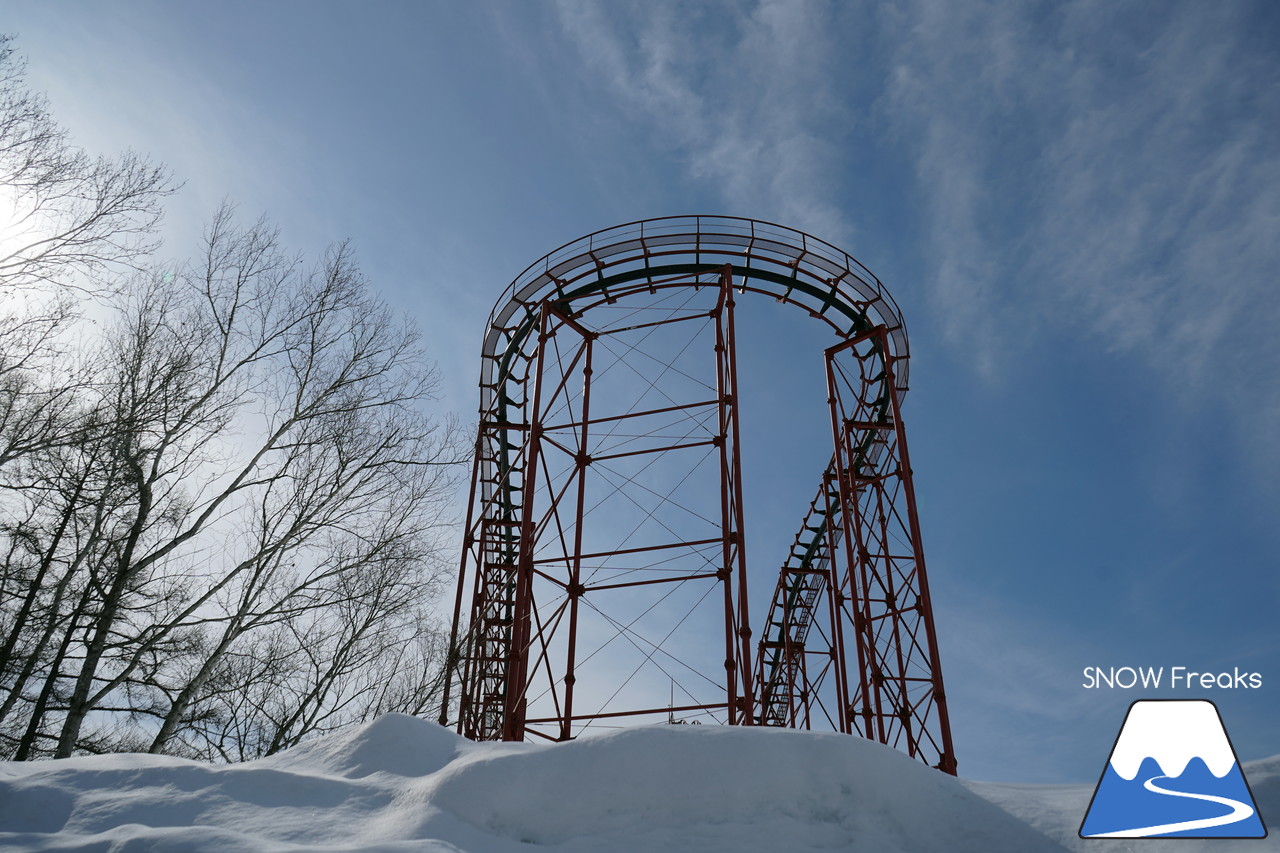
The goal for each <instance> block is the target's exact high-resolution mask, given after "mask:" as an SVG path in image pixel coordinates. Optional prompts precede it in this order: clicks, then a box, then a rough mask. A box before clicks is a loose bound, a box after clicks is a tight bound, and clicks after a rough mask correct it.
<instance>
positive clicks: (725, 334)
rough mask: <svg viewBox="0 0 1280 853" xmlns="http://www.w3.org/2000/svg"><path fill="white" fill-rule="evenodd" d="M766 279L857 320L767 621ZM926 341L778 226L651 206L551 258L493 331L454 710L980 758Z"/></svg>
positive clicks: (568, 726)
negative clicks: (931, 427)
mask: <svg viewBox="0 0 1280 853" xmlns="http://www.w3.org/2000/svg"><path fill="white" fill-rule="evenodd" d="M748 293H751V294H761V295H767V296H771V297H772V298H773V299H775V300H776V301H777V302H778V303H782V304H789V305H795V306H798V307H800V308H803V309H805V310H807V311H808V312H809V314H810V315H811V316H812V317H814V318H815V319H817V320H820V321H822V322H823V323H824V324H825V325H826V326H827V327H828V328H829V329H830V330H831V331H832V332H833V333H834V335H833V343H832V345H831V346H829V347H828V348H827V349H826V350H825V353H824V357H825V363H826V372H827V390H828V403H829V408H830V416H831V426H832V437H833V445H834V452H833V455H832V457H831V462H830V463H829V465H828V466H827V468H826V470H825V471H824V472H823V473H822V477H821V482H820V484H819V487H818V495H817V497H816V498H815V500H814V501H813V503H812V504H811V506H810V508H809V512H808V514H807V516H806V517H805V518H804V521H803V523H802V525H801V529H800V532H799V533H798V534H797V536H796V538H795V541H794V543H793V546H792V548H791V552H790V556H789V557H788V559H787V560H786V561H785V563H784V565H783V566H782V567H781V570H780V571H779V572H777V574H776V575H774V576H773V577H772V578H771V581H770V582H771V583H773V584H774V589H773V597H772V598H771V599H770V604H769V609H768V612H767V616H766V618H765V621H764V623H763V626H762V627H763V630H762V631H761V632H760V636H759V638H758V639H757V640H755V641H753V634H752V630H751V623H750V618H749V616H750V609H749V606H748V597H747V587H748V577H749V572H748V561H747V552H746V547H745V536H744V532H745V531H744V523H743V493H744V486H743V478H742V465H741V458H740V457H741V454H740V438H739V424H738V416H739V405H738V399H739V398H738V372H737V361H738V358H737V350H738V340H737V336H736V328H735V320H734V313H735V305H736V302H735V300H736V299H737V298H738V297H740V296H742V295H743V294H748ZM908 357H909V351H908V345H907V336H906V330H905V327H904V326H903V323H902V319H901V316H900V314H899V312H898V308H897V306H896V304H895V303H894V302H893V299H892V297H891V296H890V295H889V294H888V292H887V291H886V290H885V289H884V288H883V286H882V285H881V284H880V282H879V281H878V280H877V279H876V278H875V276H874V275H872V274H871V273H870V272H869V271H868V270H866V269H865V268H864V267H862V266H861V265H860V264H858V262H857V261H855V260H854V259H853V258H851V257H849V256H848V255H847V254H845V253H844V252H842V251H840V250H839V249H837V248H835V247H834V246H831V245H829V244H827V243H825V242H823V241H820V240H817V239H815V238H813V237H811V236H809V235H806V234H803V233H801V232H799V231H795V230H792V229H789V228H785V227H783V226H779V225H774V224H771V223H765V222H760V221H756V220H750V219H740V218H735V217H719V216H691V217H667V218H662V219H652V220H646V221H643V222H635V223H629V224H627V225H622V226H618V227H616V228H611V229H607V230H604V231H600V232H596V233H594V234H590V235H587V236H586V237H583V238H581V239H579V240H576V241H574V242H572V243H569V244H567V245H565V246H563V247H561V248H560V249H557V250H556V251H554V252H552V253H551V254H549V255H547V256H546V257H544V258H542V259H540V260H539V261H538V262H536V263H535V264H533V265H531V266H530V267H529V268H528V269H526V270H525V271H524V273H522V274H521V275H520V276H519V277H518V278H517V279H516V280H515V281H514V282H513V283H512V285H511V286H510V287H509V288H508V290H507V292H506V293H505V294H504V295H503V297H502V298H501V299H500V300H499V302H498V304H497V306H496V307H495V309H494V311H493V313H492V314H491V316H490V319H489V324H488V329H487V330H486V335H485V342H484V348H483V352H482V363H483V367H482V372H481V383H480V386H481V406H480V428H479V435H478V438H477V443H476V453H475V462H474V471H473V478H472V491H471V498H470V502H469V506H468V510H467V527H466V534H465V539H464V547H463V556H462V565H461V571H460V576H459V584H458V592H457V599H456V604H455V613H454V625H453V637H452V644H451V647H452V648H453V649H454V652H453V654H452V655H451V658H450V662H449V666H448V678H447V681H446V687H445V691H446V696H445V702H444V706H443V707H444V708H445V711H444V712H442V718H441V723H444V724H448V722H449V721H448V719H447V716H448V714H449V712H450V710H451V709H453V708H454V707H455V706H454V704H453V701H454V699H455V698H456V702H457V704H456V710H457V718H456V722H455V724H456V727H457V729H458V731H459V732H460V733H462V734H463V735H465V736H467V737H469V738H472V739H476V740H499V739H501V740H524V739H527V738H530V737H537V738H544V739H547V740H568V739H571V738H574V737H577V736H579V735H581V734H583V733H584V732H587V731H589V730H591V729H593V728H603V727H609V726H616V725H619V724H623V723H636V722H645V721H658V720H661V719H666V720H669V721H670V720H675V719H676V718H677V717H679V718H680V719H681V720H682V721H683V720H689V721H693V722H699V721H702V720H706V721H714V722H719V723H725V724H729V725H763V726H784V727H792V728H804V729H810V728H813V729H833V730H835V731H839V732H845V733H849V734H859V735H861V736H864V737H867V738H870V739H873V740H877V741H880V742H882V743H886V744H890V745H892V746H895V747H897V748H899V749H902V750H904V751H905V752H907V753H908V754H910V755H911V756H913V757H916V758H918V759H920V760H922V761H925V762H927V763H929V764H930V765H932V766H935V767H937V768H939V769H941V770H944V771H946V772H949V773H954V772H955V767H956V763H955V755H954V752H953V750H952V743H951V734H950V726H949V722H948V717H947V705H946V696H945V693H944V691H943V684H942V671H941V667H940V664H939V659H938V650H937V638H936V636H935V632H934V626H933V616H932V609H931V605H930V601H929V591H928V582H927V577H926V573H925V563H924V555H923V550H922V547H921V539H920V527H919V520H918V518H917V514H916V504H915V494H914V489H913V484H912V477H911V467H910V461H909V457H908V455H907V444H906V437H905V434H904V432H903V427H902V419H901V412H900V408H901V403H902V398H903V395H904V394H905V391H906V388H907V378H908V370H907V367H908ZM771 574H772V573H771ZM677 689H678V691H679V696H678V697H677V695H676V694H677Z"/></svg>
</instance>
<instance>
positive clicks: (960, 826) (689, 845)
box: [0, 715, 1280, 853]
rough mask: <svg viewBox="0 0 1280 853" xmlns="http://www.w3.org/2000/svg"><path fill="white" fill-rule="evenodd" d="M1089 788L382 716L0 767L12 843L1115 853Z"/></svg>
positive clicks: (3, 816) (34, 846)
mask: <svg viewBox="0 0 1280 853" xmlns="http://www.w3.org/2000/svg"><path fill="white" fill-rule="evenodd" d="M1250 767H1253V769H1250ZM1246 770H1247V772H1248V773H1249V777H1250V780H1251V781H1253V782H1254V793H1255V795H1257V796H1258V797H1259V806H1260V808H1261V809H1262V811H1263V815H1264V817H1265V816H1267V814H1268V812H1269V811H1274V810H1276V809H1278V808H1280V803H1277V802H1276V800H1277V793H1278V790H1277V788H1278V787H1280V786H1278V780H1280V759H1273V760H1272V763H1271V764H1270V765H1266V766H1265V767H1257V766H1249V765H1247V766H1246ZM1255 774H1256V775H1258V776H1259V779H1255ZM1260 789H1261V791H1260ZM1089 793H1090V791H1089V790H1088V789H1087V786H1079V789H1076V788H1064V789H1052V788H1036V787H1026V786H993V785H985V786H984V785H979V784H977V783H961V782H958V781H957V780H955V779H952V778H950V777H947V776H944V775H943V774H941V773H938V772H936V771H933V770H930V769H929V768H927V767H924V766H923V765H921V764H919V763H918V762H915V761H912V760H910V759H908V758H907V757H905V756H903V755H901V754H900V753H897V752H895V751H893V750H890V749H888V748H886V747H883V746H881V745H879V744H875V743H870V742H868V741H864V740H861V739H858V738H851V737H845V736H841V735H834V734H818V733H805V732H791V731H780V730H753V729H740V728H735V729H730V728H721V727H717V726H653V727H643V728H633V729H624V730H620V731H616V732H613V733H610V734H605V735H601V736H598V737H591V738H584V739H581V740H578V741H574V742H571V743H565V744H547V745H535V744H473V743H470V742H468V741H465V740H463V739H461V738H459V737H457V736H456V735H454V734H453V733H452V732H450V731H447V730H445V729H442V728H441V727H439V726H437V725H435V724H433V723H428V722H424V721H422V720H417V719H414V718H412V717H406V716H402V715H389V716H386V717H383V718H381V719H379V720H377V721H375V722H374V723H371V724H369V725H367V726H363V727H360V728H354V729H351V730H349V731H344V732H341V733H339V734H336V735H333V736H330V737H325V738H320V739H317V740H315V741H312V742H310V743H307V744H304V745H302V746H299V747H297V748H295V749H292V750H289V751H287V752H284V753H281V754H280V755H276V756H272V757H271V758H268V759H263V760H261V761H256V762H249V763H247V764H241V765H232V766H214V765H207V764H201V763H197V762H190V761H182V760H179V759H173V758H164V757H155V756H145V755H117V756H103V757H97V758H77V759H70V760H65V761H56V762H41V763H34V764H17V763H7V764H0V849H4V850H10V849H12V850H32V851H46V850H47V851H54V850H56V851H85V853H88V851H95V853H98V852H99V851H101V853H107V851H111V853H117V851H118V852H119V853H126V851H127V852H128V853H132V851H301V850H312V851H357V850H358V851H371V853H392V851H405V852H406V853H407V851H422V852H423V853H441V852H442V851H449V853H457V852H458V851H473V853H479V851H492V852H493V853H507V852H508V851H512V853H514V851H528V850H530V849H531V848H533V847H542V848H544V849H552V850H565V851H588V850H601V851H604V850H608V851H619V853H629V852H630V851H650V850H673V851H711V853H714V851H730V850H733V851H752V850H758V851H771V853H774V852H775V851H807V850H819V849H821V850H831V849H845V850H860V851H873V853H890V852H891V851H907V852H908V853H918V851H934V850H946V851H966V850H972V851H984V853H985V852H986V851H990V853H1001V851H1019V853H1023V851H1062V850H1064V849H1086V848H1085V846H1084V845H1088V846H1087V849H1088V850H1090V851H1105V850H1107V849H1109V848H1108V847H1107V846H1106V842H1102V843H1099V842H1081V841H1080V840H1079V839H1078V838H1076V837H1075V830H1076V827H1077V826H1078V825H1079V820H1080V816H1082V815H1083V813H1084V807H1085V805H1087V803H1088V798H1089ZM1037 797H1039V798H1040V799H1037ZM1077 801H1078V802H1077ZM1269 807H1270V808H1269ZM1262 843H1263V844H1268V843H1270V841H1268V842H1262ZM1190 844H1191V845H1194V844H1197V842H1190ZM1120 849H1122V848H1120ZM1152 849H1154V848H1152ZM1178 849H1179V851H1180V853H1192V851H1198V850H1200V849H1201V848H1199V847H1194V846H1188V843H1187V842H1183V843H1182V844H1181V845H1180V846H1179V848H1178ZM1203 849H1215V848H1211V847H1205V848H1203Z"/></svg>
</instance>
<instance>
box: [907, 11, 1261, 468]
mask: <svg viewBox="0 0 1280 853" xmlns="http://www.w3.org/2000/svg"><path fill="white" fill-rule="evenodd" d="M1147 11H1148V12H1149V14H1148V13H1143V12H1142V10H1140V9H1138V8H1136V7H1134V6H1132V5H1128V4H1126V5H1125V6H1124V7H1123V8H1121V7H1116V6H1114V5H1113V4H1105V3H1096V2H1092V0H1090V2H1079V3H1075V4H1072V5H1070V6H1064V7H1060V8H1052V9H1046V8H1041V7H1038V6H1032V5H1030V4H1026V5H1017V4H1004V3H965V4H949V3H936V2H932V0H921V2H917V3H915V4H913V5H911V6H909V7H908V8H906V9H905V10H902V11H901V12H899V13H896V14H890V13H886V14H884V15H883V16H882V20H883V22H884V25H885V34H886V36H887V37H888V38H889V39H890V40H891V41H892V42H893V43H894V44H896V45H897V52H896V56H895V58H894V61H893V65H894V67H893V69H892V73H891V75H890V78H889V79H890V81H891V82H890V84H889V87H888V91H887V98H886V99H885V101H884V105H885V108H886V114H887V115H888V116H889V117H890V120H891V122H892V123H893V125H894V127H895V128H896V133H897V134H898V135H899V137H900V138H901V139H902V140H903V141H904V143H905V144H907V145H908V146H910V147H911V149H912V150H913V151H914V155H915V158H916V164H917V169H918V172H919V177H920V181H921V184H922V187H923V191H924V193H925V194H926V198H927V209H928V214H929V222H930V239H931V241H932V242H933V244H934V247H935V249H936V258H935V267H936V290H935V300H936V306H937V308H938V310H939V311H940V312H941V314H942V316H944V317H945V318H946V321H947V329H948V334H949V335H950V336H951V338H952V339H953V340H956V341H964V342H965V344H966V348H974V349H976V350H978V352H979V362H980V364H981V365H982V366H983V367H984V368H985V369H987V370H988V371H989V372H993V373H994V372H998V369H999V368H998V365H999V362H1000V360H1001V358H1002V356H1003V355H1004V354H1005V353H1007V352H1008V350H1009V349H1010V348H1011V347H1016V346H1017V344H1018V343H1019V342H1018V335H1019V332H1016V331H1014V330H1015V329H1021V330H1022V332H1021V333H1022V334H1026V333H1027V332H1028V331H1034V329H1035V328H1037V327H1038V326H1040V325H1041V324H1043V323H1049V324H1051V325H1053V326H1055V327H1057V328H1059V329H1063V328H1065V329H1069V330H1071V331H1073V332H1078V333H1083V334H1084V335H1085V336H1086V340H1092V341H1095V342H1096V343H1095V345H1096V346H1099V347H1102V348H1105V349H1109V350H1112V351H1116V352H1129V353H1132V354H1135V355H1137V356H1138V357H1140V358H1142V359H1143V360H1145V361H1146V362H1148V363H1149V364H1150V365H1151V366H1153V367H1154V368H1156V370H1158V371H1159V373H1160V374H1161V375H1162V376H1163V377H1164V378H1165V379H1166V380H1167V381H1168V383H1169V385H1170V386H1171V387H1172V388H1174V389H1176V391H1177V392H1178V393H1183V394H1186V395H1187V396H1188V398H1191V399H1195V400H1196V401H1197V403H1198V405H1200V406H1206V404H1207V405H1226V406H1228V407H1230V408H1231V409H1233V410H1234V411H1235V414H1236V415H1237V417H1236V418H1235V420H1236V421H1237V422H1238V423H1239V424H1240V425H1241V427H1242V429H1243V431H1244V432H1245V433H1246V434H1249V435H1251V436H1252V438H1253V439H1254V440H1255V441H1256V442H1259V444H1261V443H1263V441H1264V437H1265V436H1266V435H1270V434H1274V431H1275V429H1276V428H1277V427H1280V372H1277V371H1276V369H1275V367H1276V365H1277V364H1278V363H1280V346H1278V345H1277V343H1276V336H1275V334H1274V331H1273V330H1274V328H1275V326H1276V325H1277V323H1278V322H1280V291H1278V290H1277V289H1276V287H1275V270H1276V269H1277V268H1278V267H1280V240H1277V239H1276V238H1277V234H1278V233H1280V194H1277V193H1276V192H1275V191H1274V188H1275V187H1276V186H1277V185H1278V183H1277V179H1278V178H1280V149H1277V148H1276V146H1275V145H1274V140H1275V138H1276V134H1277V130H1280V126H1278V125H1280V86H1277V85H1276V84H1277V82H1280V62H1277V61H1276V59H1275V56H1274V53H1273V52H1272V51H1270V50H1268V49H1266V45H1265V44H1263V43H1262V41H1261V40H1260V39H1258V37H1257V35H1256V34H1255V33H1254V32H1253V22H1252V21H1251V20H1250V10H1249V8H1248V6H1247V5H1246V4H1233V5H1229V6H1216V5H1207V4H1196V3H1183V4H1178V5H1175V6H1167V5H1164V4H1161V5H1160V6H1159V7H1158V8H1153V9H1150V10H1147Z"/></svg>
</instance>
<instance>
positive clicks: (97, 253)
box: [0, 35, 176, 297]
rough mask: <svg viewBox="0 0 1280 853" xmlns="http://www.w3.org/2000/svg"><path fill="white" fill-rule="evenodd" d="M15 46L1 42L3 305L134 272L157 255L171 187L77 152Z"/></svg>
mask: <svg viewBox="0 0 1280 853" xmlns="http://www.w3.org/2000/svg"><path fill="white" fill-rule="evenodd" d="M12 41H13V40H12V37H11V36H7V35H0V187H2V188H3V194H0V225H2V226H3V229H2V230H0V296H6V295H7V296H9V297H12V295H13V293H14V291H15V290H17V289H19V288H30V287H32V286H33V285H36V284H39V283H44V282H53V283H57V284H61V285H67V284H71V283H74V282H77V281H79V282H81V283H84V282H85V281H87V279H88V277H89V276H99V277H101V275H102V274H103V273H105V272H107V271H109V270H110V269H111V268H112V267H114V266H119V265H124V266H128V267H134V266H136V265H137V264H138V261H139V259H140V258H145V257H146V256H147V255H148V254H149V253H150V251H151V250H152V249H153V248H154V247H155V244H154V240H153V235H154V231H155V228H156V225H157V224H158V223H159V221H160V216H161V214H162V212H163V201H164V197H165V196H167V195H169V194H171V193H172V192H174V190H175V189H176V187H175V185H174V183H173V180H172V178H171V177H170V175H169V173H168V171H167V170H165V169H164V168H163V167H161V166H157V165H155V164H152V163H151V162H149V161H148V160H147V159H146V158H145V157H142V156H140V155H138V154H135V153H133V152H128V153H126V154H124V155H123V156H121V157H118V158H115V159H112V158H106V157H98V158H91V157H90V156H89V155H88V154H86V153H85V152H84V151H82V150H80V149H79V148H76V147H75V146H73V145H72V144H71V143H70V141H69V140H68V138H67V133H66V131H65V130H63V129H62V128H61V127H59V126H58V124H57V122H56V121H55V120H54V119H53V117H52V115H51V114H50V112H49V106H48V102H47V101H46V99H45V98H44V96H42V95H40V94H38V93H35V92H32V91H31V90H30V89H28V88H27V86H26V81H25V72H26V63H25V61H24V60H23V59H22V58H21V57H20V56H19V55H18V54H17V52H16V51H15V49H14V47H13V44H12ZM99 280H100V279H99Z"/></svg>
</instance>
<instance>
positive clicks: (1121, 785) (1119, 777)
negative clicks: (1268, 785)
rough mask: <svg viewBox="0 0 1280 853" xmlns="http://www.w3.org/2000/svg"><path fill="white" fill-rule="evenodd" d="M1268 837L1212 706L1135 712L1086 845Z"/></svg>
mask: <svg viewBox="0 0 1280 853" xmlns="http://www.w3.org/2000/svg"><path fill="white" fill-rule="evenodd" d="M1266 835H1267V828H1266V826H1265V825H1264V824H1263V823H1262V817H1261V815H1259V814H1258V807H1257V805H1256V803H1255V802H1254V799H1253V794H1252V792H1250V790H1249V785H1248V782H1246V781H1245V778H1244V774H1243V773H1242V772H1241V771H1240V762H1239V761H1237V760H1236V754H1235V750H1234V749H1232V747H1231V741H1230V740H1229V739H1228V738H1227V730H1226V728H1224V727H1223V725H1222V718H1221V717H1219V716H1218V709H1217V707H1216V706H1215V705H1214V704H1213V703H1212V702H1210V701H1208V700H1203V699H1199V700H1191V701H1183V700H1168V699H1144V700H1139V701H1137V702H1134V703H1133V704H1132V705H1130V706H1129V713H1128V714H1127V715H1126V716H1125V720H1124V725H1123V726H1121V728H1120V736H1119V737H1118V738H1116V743H1115V746H1114V747H1112V748H1111V757H1110V759H1109V760H1108V761H1107V766H1106V767H1105V768H1104V769H1103V771H1102V778H1101V779H1099V780H1098V787H1097V788H1096V789H1095V790H1094V792H1093V801H1092V802H1091V803H1089V811H1088V812H1087V813H1086V814H1085V817H1084V822H1083V823H1082V824H1081V825H1080V837H1081V838H1156V837H1159V838H1265V837H1266Z"/></svg>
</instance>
